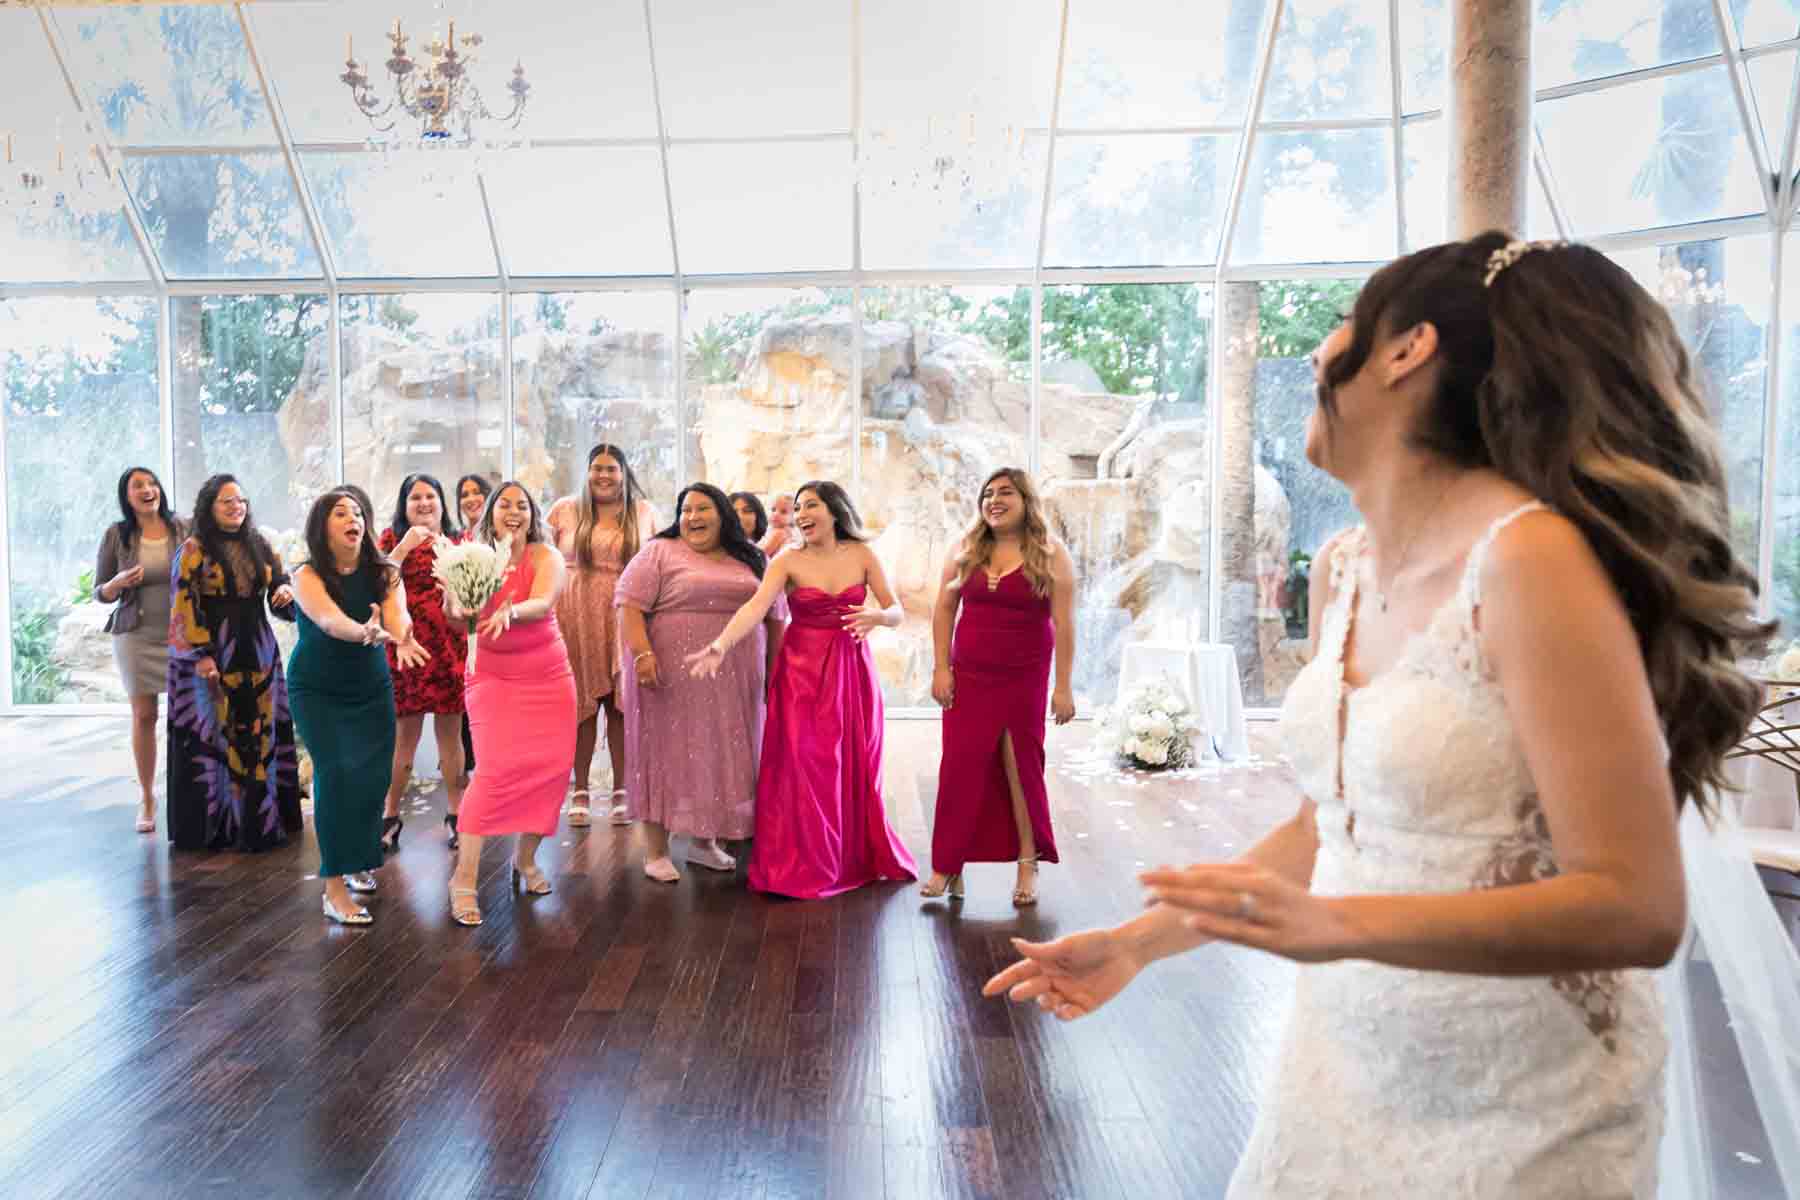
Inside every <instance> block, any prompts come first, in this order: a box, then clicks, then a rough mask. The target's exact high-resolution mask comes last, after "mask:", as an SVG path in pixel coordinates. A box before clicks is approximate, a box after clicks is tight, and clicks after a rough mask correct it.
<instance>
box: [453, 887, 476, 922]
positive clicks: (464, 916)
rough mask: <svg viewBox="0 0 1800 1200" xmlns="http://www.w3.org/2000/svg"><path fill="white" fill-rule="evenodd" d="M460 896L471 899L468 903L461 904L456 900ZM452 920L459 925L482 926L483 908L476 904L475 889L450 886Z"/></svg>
mask: <svg viewBox="0 0 1800 1200" xmlns="http://www.w3.org/2000/svg"><path fill="white" fill-rule="evenodd" d="M458 896H467V897H468V898H469V899H468V901H467V902H466V903H461V904H459V903H457V899H456V898H457V897H458ZM450 919H451V920H452V921H455V922H456V923H457V924H458V925H479V924H481V908H480V907H479V906H478V905H477V904H476V903H475V889H474V888H459V887H457V886H456V885H455V884H454V883H453V884H451V885H450Z"/></svg>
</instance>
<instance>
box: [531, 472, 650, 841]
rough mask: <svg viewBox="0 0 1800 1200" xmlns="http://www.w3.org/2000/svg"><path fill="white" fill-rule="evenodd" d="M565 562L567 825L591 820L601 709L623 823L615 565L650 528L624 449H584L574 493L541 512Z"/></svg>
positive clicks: (615, 812) (560, 604)
mask: <svg viewBox="0 0 1800 1200" xmlns="http://www.w3.org/2000/svg"><path fill="white" fill-rule="evenodd" d="M545 520H546V521H547V522H548V523H549V526H550V532H551V536H552V537H554V538H555V539H556V548H557V549H558V550H560V551H562V556H563V565H564V566H565V567H566V568H567V580H568V583H567V586H566V587H565V588H564V589H563V592H562V595H561V597H560V598H559V599H558V600H557V602H556V619H557V623H558V624H559V625H560V626H561V628H562V633H563V639H564V643H565V645H567V647H568V651H569V665H570V667H572V668H573V669H574V671H575V720H576V722H577V728H576V731H575V789H574V791H573V792H571V793H570V794H569V824H570V825H573V826H576V827H577V828H579V827H581V826H584V825H587V824H588V823H589V822H590V821H591V819H592V818H591V816H590V815H589V804H588V771H589V770H590V769H591V768H592V767H593V764H594V747H595V745H597V744H598V742H599V739H600V714H602V713H605V714H606V754H607V757H608V758H609V759H610V760H611V763H612V776H613V789H614V791H613V795H612V803H611V805H610V808H609V811H610V815H611V817H612V823H613V824H614V825H629V824H630V823H631V818H630V817H629V816H627V815H626V812H625V790H624V789H625V717H624V714H622V713H621V712H620V711H619V705H618V701H617V699H616V698H615V697H614V695H613V686H614V684H615V683H616V682H617V679H618V671H619V631H618V628H617V625H616V623H615V621H614V611H613V588H614V587H616V586H617V585H618V582H619V572H621V571H623V570H624V569H625V565H626V564H627V563H629V562H630V561H631V556H632V555H634V554H636V553H637V552H638V547H639V546H640V545H642V544H643V540H644V538H646V537H648V536H649V534H650V531H651V530H652V529H654V528H656V517H655V515H654V514H653V513H652V512H651V511H650V505H649V504H648V503H647V502H646V501H645V500H644V493H643V489H642V488H640V487H639V486H638V481H637V476H636V475H635V474H633V473H632V470H631V464H630V463H628V462H627V461H626V460H625V451H623V450H621V449H619V447H617V446H614V445H612V444H611V443H609V442H602V443H600V444H599V445H598V446H595V447H594V448H593V449H592V450H589V451H588V456H587V476H586V477H585V478H584V480H583V481H582V489H581V492H580V493H579V494H578V495H574V496H565V497H563V498H562V499H561V500H558V501H557V502H556V503H555V504H552V505H551V506H550V513H549V515H548V516H547V517H546V518H545Z"/></svg>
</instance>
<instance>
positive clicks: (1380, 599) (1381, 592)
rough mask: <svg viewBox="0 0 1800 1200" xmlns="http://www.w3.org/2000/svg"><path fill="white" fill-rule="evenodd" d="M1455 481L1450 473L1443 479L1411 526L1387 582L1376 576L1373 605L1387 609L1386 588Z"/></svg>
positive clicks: (1409, 556)
mask: <svg viewBox="0 0 1800 1200" xmlns="http://www.w3.org/2000/svg"><path fill="white" fill-rule="evenodd" d="M1455 483H1456V476H1454V475H1452V476H1451V477H1450V478H1449V479H1447V480H1445V481H1444V486H1443V487H1442V488H1440V489H1438V494H1437V499H1436V500H1434V501H1432V504H1431V507H1430V508H1428V509H1426V510H1425V515H1424V516H1423V517H1421V518H1420V519H1419V523H1418V524H1417V525H1414V526H1413V531H1412V533H1411V534H1410V535H1409V536H1408V537H1407V539H1406V544H1405V545H1403V546H1402V547H1401V548H1400V561H1399V562H1398V563H1396V564H1394V570H1393V573H1392V574H1390V575H1389V576H1388V581H1387V583H1385V584H1384V583H1382V582H1381V577H1380V576H1379V575H1377V576H1376V578H1375V606H1376V607H1377V608H1379V609H1380V610H1381V611H1382V612H1384V613H1385V612H1387V610H1388V590H1389V589H1390V588H1392V587H1393V586H1394V584H1395V583H1397V582H1399V579H1400V573H1401V572H1402V571H1404V570H1406V564H1407V562H1408V560H1410V559H1411V558H1412V549H1413V543H1415V542H1417V541H1418V540H1419V534H1421V533H1423V532H1424V530H1425V527H1426V526H1427V525H1429V524H1431V519H1432V518H1433V517H1435V516H1436V515H1437V511H1438V509H1440V508H1442V507H1443V506H1444V499H1445V497H1447V496H1448V495H1449V494H1450V489H1451V487H1453V486H1454V485H1455Z"/></svg>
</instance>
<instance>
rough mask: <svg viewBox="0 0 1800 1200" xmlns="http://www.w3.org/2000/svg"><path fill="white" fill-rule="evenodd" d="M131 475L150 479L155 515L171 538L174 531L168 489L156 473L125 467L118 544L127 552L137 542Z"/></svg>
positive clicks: (173, 512)
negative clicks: (167, 530)
mask: <svg viewBox="0 0 1800 1200" xmlns="http://www.w3.org/2000/svg"><path fill="white" fill-rule="evenodd" d="M133 475H148V476H149V477H150V482H151V483H154V484H155V485H156V515H157V516H159V517H161V518H162V523H163V525H164V526H166V527H167V528H168V529H169V530H170V531H171V536H173V530H174V529H175V510H174V509H172V508H170V507H169V489H168V488H166V487H164V486H163V483H162V480H160V479H158V478H157V477H156V472H155V471H152V470H151V469H150V468H149V467H126V468H125V473H124V474H122V475H120V476H119V522H118V530H119V544H120V545H121V546H123V547H125V548H126V549H127V550H129V549H130V548H131V544H132V543H133V542H135V541H137V535H138V519H137V510H136V509H135V508H133V507H131V477H132V476H133ZM102 582H104V581H102Z"/></svg>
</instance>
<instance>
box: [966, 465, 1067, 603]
mask: <svg viewBox="0 0 1800 1200" xmlns="http://www.w3.org/2000/svg"><path fill="white" fill-rule="evenodd" d="M997 479H1004V480H1006V481H1007V482H1009V483H1011V484H1012V485H1013V487H1014V488H1015V489H1017V491H1018V493H1019V502H1020V504H1021V505H1023V507H1024V509H1025V524H1024V526H1023V527H1022V528H1021V529H1020V530H1019V552H1020V554H1021V555H1022V556H1023V557H1024V560H1025V561H1024V565H1023V567H1022V568H1021V569H1022V570H1023V571H1024V572H1025V579H1026V581H1027V582H1029V583H1030V584H1031V591H1032V594H1033V595H1037V596H1048V595H1049V594H1050V589H1051V587H1052V586H1053V585H1054V584H1055V582H1056V576H1055V573H1054V572H1053V571H1052V569H1051V566H1050V562H1051V555H1050V526H1049V525H1048V524H1047V523H1046V522H1045V520H1044V504H1043V501H1041V500H1039V499H1038V493H1037V487H1036V486H1035V485H1034V484H1033V483H1032V482H1031V476H1029V475H1027V474H1026V473H1025V472H1024V471H1022V470H1020V469H1019V468H1018V467H1001V468H1000V469H999V470H997V471H995V472H994V473H993V474H991V475H989V476H988V477H987V479H985V480H983V481H982V484H981V491H980V492H979V493H977V496H978V499H977V500H976V503H975V521H974V523H973V524H971V525H970V526H969V530H968V532H967V533H965V534H963V539H962V545H961V546H959V547H957V550H956V581H955V582H954V583H952V584H951V585H950V586H951V587H953V588H960V587H962V586H963V584H965V583H967V582H968V581H969V577H970V576H971V575H973V574H974V573H975V572H976V571H979V570H981V569H983V568H985V567H986V566H987V565H988V562H989V560H991V559H992V558H993V557H994V546H995V545H996V539H995V537H994V531H993V529H992V528H991V527H990V526H989V525H988V523H987V519H986V518H985V517H983V516H982V511H981V510H982V506H983V505H985V504H986V503H987V497H988V489H989V488H991V487H993V486H994V481H995V480H997Z"/></svg>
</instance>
